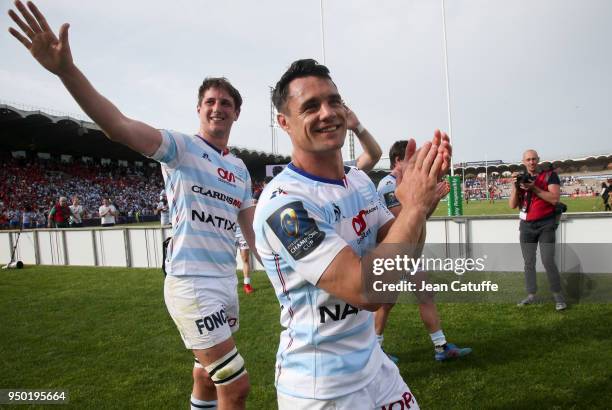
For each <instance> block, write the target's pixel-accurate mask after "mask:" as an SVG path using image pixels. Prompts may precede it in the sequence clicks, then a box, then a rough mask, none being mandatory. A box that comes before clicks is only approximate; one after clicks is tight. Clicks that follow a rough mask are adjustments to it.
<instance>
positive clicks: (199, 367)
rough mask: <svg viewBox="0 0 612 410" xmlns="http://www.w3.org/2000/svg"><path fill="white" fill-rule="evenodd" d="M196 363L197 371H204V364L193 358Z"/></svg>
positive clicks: (194, 365) (194, 363)
mask: <svg viewBox="0 0 612 410" xmlns="http://www.w3.org/2000/svg"><path fill="white" fill-rule="evenodd" d="M193 360H194V362H193V367H195V368H196V369H203V368H204V366H202V364H201V363H200V361H199V360H198V358H197V357H194V358H193Z"/></svg>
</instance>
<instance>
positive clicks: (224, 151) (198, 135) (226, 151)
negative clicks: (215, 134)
mask: <svg viewBox="0 0 612 410" xmlns="http://www.w3.org/2000/svg"><path fill="white" fill-rule="evenodd" d="M195 136H196V137H198V138H199V139H201V140H202V141H204V142H205V143H206V145H208V146H209V147H211V148H212V149H214V150H215V151H216V152H217V154H219V155H221V156H225V155H227V154H229V148H224V149H222V150H220V149H219V148H217V147H215V146H214V145H213V144H211V143H210V142H208V141H206V140H205V139H204V138H202V136H201V135H200V134H195Z"/></svg>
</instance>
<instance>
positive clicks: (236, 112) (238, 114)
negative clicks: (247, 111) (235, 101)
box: [234, 108, 240, 121]
mask: <svg viewBox="0 0 612 410" xmlns="http://www.w3.org/2000/svg"><path fill="white" fill-rule="evenodd" d="M235 114H236V118H234V121H238V117H240V108H239V109H237V110H236V111H235Z"/></svg>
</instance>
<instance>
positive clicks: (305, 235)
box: [267, 201, 325, 260]
mask: <svg viewBox="0 0 612 410" xmlns="http://www.w3.org/2000/svg"><path fill="white" fill-rule="evenodd" d="M267 223H268V225H269V226H270V228H272V230H273V231H274V233H275V234H276V236H277V237H278V239H280V241H281V243H282V244H283V246H284V247H285V249H287V251H288V252H289V254H290V255H291V257H293V259H295V260H299V259H302V258H303V257H305V256H307V255H308V254H309V253H311V252H312V251H313V250H315V249H316V247H317V246H319V244H321V242H323V239H324V238H325V232H321V230H319V227H318V226H317V224H316V222H315V221H314V219H312V218H311V217H309V216H308V212H306V209H304V204H302V202H300V201H295V202H291V203H289V204H286V205H284V206H282V207H281V208H279V209H277V210H276V212H274V213H273V214H272V215H271V216H270V217H269V218H268V219H267Z"/></svg>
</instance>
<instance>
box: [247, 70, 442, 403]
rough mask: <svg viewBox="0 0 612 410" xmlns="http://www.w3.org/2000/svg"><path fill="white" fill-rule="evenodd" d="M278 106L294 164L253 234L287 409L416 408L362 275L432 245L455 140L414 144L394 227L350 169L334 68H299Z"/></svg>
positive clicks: (267, 198) (285, 80) (276, 182)
mask: <svg viewBox="0 0 612 410" xmlns="http://www.w3.org/2000/svg"><path fill="white" fill-rule="evenodd" d="M273 102H274V104H275V106H276V108H277V110H278V115H277V120H278V123H279V125H280V126H281V127H282V128H283V129H284V130H285V131H286V132H287V133H288V134H289V137H290V138H291V142H292V144H293V152H292V162H291V163H290V164H289V165H288V166H287V167H286V168H285V169H284V170H283V171H282V172H281V173H280V174H279V175H277V176H276V177H275V178H274V179H273V180H272V182H271V183H270V184H268V185H267V186H266V188H265V189H264V192H263V193H262V195H261V196H260V199H259V204H258V206H257V210H256V212H255V222H254V229H255V235H256V239H257V249H258V251H259V254H260V256H261V258H262V263H263V265H264V267H265V268H266V272H267V274H268V277H269V279H270V281H271V282H272V284H273V286H274V289H275V292H276V295H277V298H278V299H279V302H280V304H281V315H280V320H281V324H282V326H283V327H284V328H285V330H283V331H282V333H281V336H280V344H279V348H278V352H277V357H276V371H275V385H276V389H277V400H278V406H279V408H280V409H291V410H296V409H323V408H343V409H344V408H346V409H364V408H370V409H374V408H381V407H382V406H384V407H385V408H393V404H396V407H398V408H399V406H400V404H397V403H401V407H402V408H406V407H405V406H408V407H409V408H418V404H417V402H416V399H415V398H414V396H413V395H412V393H411V392H410V389H409V388H408V386H407V385H406V383H405V382H404V380H403V379H402V377H401V376H400V374H399V370H398V368H397V367H396V366H395V365H394V364H393V363H392V362H391V361H390V360H389V358H388V357H387V356H386V355H385V354H384V353H383V351H382V349H381V348H380V345H379V344H378V342H377V340H376V335H375V332H374V315H373V313H372V312H373V311H375V310H376V309H378V308H379V307H380V304H377V303H372V302H371V301H370V300H368V299H367V298H366V296H365V295H364V294H363V293H362V286H363V278H362V275H361V264H362V257H363V256H364V255H365V254H366V253H367V252H368V251H371V250H374V249H375V248H376V249H375V250H376V251H379V250H380V247H377V245H376V244H377V243H383V244H386V243H412V244H418V243H422V242H423V241H424V235H422V232H423V226H424V225H425V220H426V216H427V212H428V211H429V209H430V208H431V204H432V203H433V202H434V201H435V195H436V193H435V191H436V184H437V182H438V180H439V179H440V178H441V176H442V175H443V174H444V173H446V171H447V170H448V167H449V162H450V161H449V160H450V153H451V149H450V145H449V140H448V137H447V136H446V135H445V134H442V133H440V132H439V131H436V133H435V136H434V138H433V140H432V142H428V143H426V144H425V145H424V146H423V147H421V149H419V150H418V151H416V144H415V143H414V141H411V144H410V145H409V147H408V148H407V151H408V152H407V154H406V161H404V165H405V171H404V172H403V173H402V174H401V177H402V180H401V182H400V183H399V184H398V187H397V190H396V196H397V198H398V200H399V201H400V203H401V204H403V205H405V206H404V208H403V209H402V211H401V212H400V213H399V215H398V216H397V218H395V220H394V218H393V215H392V214H391V212H389V210H388V209H387V208H386V207H385V206H384V205H383V204H382V202H381V201H380V199H379V197H378V194H377V192H376V188H375V187H374V184H372V182H371V181H370V179H369V178H368V177H367V175H366V174H365V173H363V172H362V171H359V170H358V169H357V168H351V167H345V166H343V162H342V154H341V148H342V145H343V144H344V140H345V137H346V131H347V111H346V109H345V108H344V105H343V103H342V98H341V96H340V94H339V92H338V90H337V88H336V85H335V84H334V82H333V81H332V80H331V77H330V75H329V70H328V69H327V68H326V67H325V66H323V65H320V64H318V63H317V62H316V61H314V60H298V61H296V62H294V63H293V64H292V65H291V66H290V67H289V69H288V70H287V71H286V72H285V73H284V74H283V76H282V77H281V79H280V80H279V81H278V83H277V84H276V87H275V89H274V93H273ZM415 151H416V152H415ZM381 252H383V251H381Z"/></svg>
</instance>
